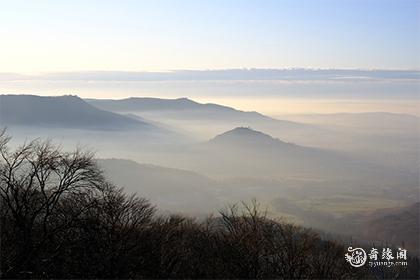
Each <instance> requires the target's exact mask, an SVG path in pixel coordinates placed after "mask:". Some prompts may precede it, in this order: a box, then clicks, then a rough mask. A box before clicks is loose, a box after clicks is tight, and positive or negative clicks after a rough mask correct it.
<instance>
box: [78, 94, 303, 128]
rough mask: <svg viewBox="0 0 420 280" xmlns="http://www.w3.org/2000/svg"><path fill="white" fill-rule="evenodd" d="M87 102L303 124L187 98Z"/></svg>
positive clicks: (146, 110)
mask: <svg viewBox="0 0 420 280" xmlns="http://www.w3.org/2000/svg"><path fill="white" fill-rule="evenodd" d="M85 100H86V102H88V103H89V104H91V105H93V106H95V107H97V108H100V109H103V110H109V111H112V112H138V113H152V112H164V113H165V114H170V116H171V117H175V118H180V119H182V118H190V117H193V118H213V119H220V118H229V119H232V118H234V119H245V120H246V119H253V120H256V121H269V122H271V121H274V122H283V123H285V124H289V125H294V126H303V125H302V124H299V123H295V122H292V121H281V120H276V119H273V118H270V117H268V116H265V115H263V114H260V113H258V112H255V111H241V110H237V109H235V108H232V107H229V106H224V105H219V104H213V103H205V104H203V103H199V102H196V101H194V100H191V99H189V98H185V97H183V98H176V99H161V98H152V97H130V98H126V99H118V100H115V99H85Z"/></svg>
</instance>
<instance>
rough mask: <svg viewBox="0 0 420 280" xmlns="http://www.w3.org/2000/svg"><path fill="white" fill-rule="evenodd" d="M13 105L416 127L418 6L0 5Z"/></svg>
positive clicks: (289, 2)
mask: <svg viewBox="0 0 420 280" xmlns="http://www.w3.org/2000/svg"><path fill="white" fill-rule="evenodd" d="M276 69H277V70H276ZM281 69H286V70H281ZM384 70H385V71H384ZM22 93H25V94H37V95H62V94H74V95H78V96H80V97H84V98H125V97H129V96H151V97H163V98H177V97H189V98H192V99H194V100H197V101H203V102H215V103H223V104H226V105H231V106H234V107H237V108H239V109H244V110H258V111H262V112H266V113H271V114H282V113H288V112H294V113H296V112H310V113H312V112H328V113H330V112H342V111H378V110H379V111H392V112H402V113H410V114H416V115H420V110H419V109H420V108H419V102H418V101H419V97H420V1H418V0H393V1H390V0H316V1H315V0H147V1H146V0H144V1H142V0H118V1H117V0H114V1H111V0H71V1H70V0H69V1H64V0H61V1H60V0H50V1H48V0H0V94H22ZM276 100H277V101H276ZM304 102H306V103H305V104H306V105H304ZM285 104H288V105H285ZM346 108H347V109H346Z"/></svg>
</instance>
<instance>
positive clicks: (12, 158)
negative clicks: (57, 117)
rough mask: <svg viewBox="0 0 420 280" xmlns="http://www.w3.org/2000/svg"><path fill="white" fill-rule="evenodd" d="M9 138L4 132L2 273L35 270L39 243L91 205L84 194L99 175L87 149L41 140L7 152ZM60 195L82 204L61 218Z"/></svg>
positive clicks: (99, 181)
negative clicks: (65, 148) (66, 149)
mask: <svg viewBox="0 0 420 280" xmlns="http://www.w3.org/2000/svg"><path fill="white" fill-rule="evenodd" d="M9 139H10V138H9V137H7V136H6V135H5V133H4V131H3V132H2V134H1V136H0V158H1V161H0V198H1V203H2V207H1V210H2V213H1V215H2V224H4V225H5V227H4V228H2V252H1V253H2V272H3V275H6V276H11V277H16V276H19V275H25V274H31V273H33V270H34V269H35V268H36V266H37V264H36V263H35V262H36V261H35V260H37V259H39V255H40V254H41V252H42V248H43V247H45V246H46V244H47V242H48V241H49V240H50V239H51V238H53V237H56V235H57V234H59V233H60V232H62V231H64V230H65V229H66V228H68V227H70V226H72V223H73V221H74V220H75V219H76V218H77V217H78V216H80V215H81V214H82V213H83V212H85V211H86V209H88V208H89V206H90V204H89V203H86V202H87V201H88V200H89V199H88V197H91V196H92V193H93V192H96V191H98V190H100V189H101V187H102V185H103V178H102V175H101V172H100V170H99V168H98V167H97V166H96V164H95V161H94V160H93V154H92V153H90V152H84V151H81V150H76V151H75V152H72V153H67V152H62V151H61V150H60V149H58V148H56V147H54V146H53V145H52V144H51V143H50V142H39V141H31V142H29V143H25V144H24V145H22V146H20V147H18V148H16V149H15V150H14V151H10V150H9V148H8V147H7V143H8V141H9ZM64 198H72V199H74V200H78V201H79V202H84V203H80V204H79V207H78V208H77V209H72V211H71V213H66V215H65V216H66V217H65V219H63V218H62V219H59V218H58V217H60V216H62V215H63V214H64V213H63V212H62V211H63V207H62V206H63V205H62V204H63V200H64ZM67 214H71V215H67ZM6 224H7V226H6ZM12 243H14V244H12ZM58 246H59V245H58ZM8 249H10V250H8ZM57 249H58V248H57Z"/></svg>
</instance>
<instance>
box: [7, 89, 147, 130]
mask: <svg viewBox="0 0 420 280" xmlns="http://www.w3.org/2000/svg"><path fill="white" fill-rule="evenodd" d="M0 124H1V125H29V126H32V125H41V126H51V127H60V128H89V129H129V128H130V129H150V128H153V126H152V125H150V124H148V123H146V122H142V121H141V120H135V119H132V118H129V117H126V116H123V115H120V114H116V113H113V112H108V111H104V110H101V109H98V108H96V107H94V106H92V105H90V104H88V103H87V102H85V101H84V100H83V99H81V98H79V97H77V96H73V95H65V96H36V95H0Z"/></svg>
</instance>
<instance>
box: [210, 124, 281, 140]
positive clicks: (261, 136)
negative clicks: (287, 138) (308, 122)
mask: <svg viewBox="0 0 420 280" xmlns="http://www.w3.org/2000/svg"><path fill="white" fill-rule="evenodd" d="M210 142H213V143H223V144H241V143H246V144H274V143H276V144H279V143H283V144H286V143H285V142H282V141H280V140H278V139H275V138H273V137H271V136H270V135H268V134H265V133H263V132H261V131H257V130H254V129H252V128H250V127H236V128H234V129H232V130H229V131H226V132H224V133H222V134H219V135H217V136H216V137H214V138H213V139H212V140H210Z"/></svg>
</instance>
